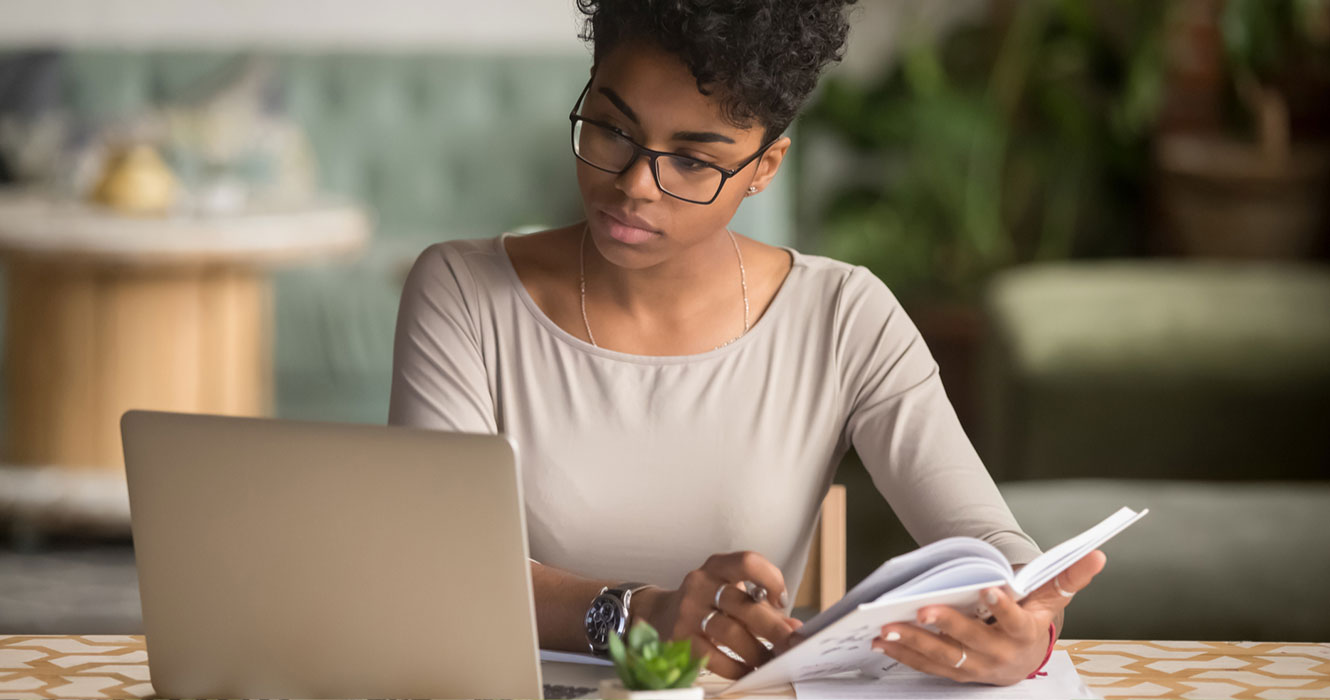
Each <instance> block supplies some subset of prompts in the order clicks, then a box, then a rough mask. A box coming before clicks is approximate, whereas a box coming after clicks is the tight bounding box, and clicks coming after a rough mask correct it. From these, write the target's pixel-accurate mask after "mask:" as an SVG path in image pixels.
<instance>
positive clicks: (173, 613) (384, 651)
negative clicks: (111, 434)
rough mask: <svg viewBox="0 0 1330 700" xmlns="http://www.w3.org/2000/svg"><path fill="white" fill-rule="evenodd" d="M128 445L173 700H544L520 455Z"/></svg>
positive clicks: (191, 420) (271, 429) (137, 436)
mask: <svg viewBox="0 0 1330 700" xmlns="http://www.w3.org/2000/svg"><path fill="white" fill-rule="evenodd" d="M121 433H122V437H123V440H124V447H125V468H126V472H127V476H128V482H129V498H130V515H131V520H132V528H133V536H134V552H135V558H136V560H137V564H138V574H139V589H140V593H141V598H142V603H143V629H144V633H145V635H146V642H147V649H148V663H149V667H150V672H151V677H152V684H153V686H154V688H155V689H156V691H157V693H158V694H159V695H160V696H165V697H235V698H273V697H288V698H297V697H305V698H348V697H371V698H373V697H379V698H386V697H398V698H457V697H465V698H489V697H508V698H513V697H541V696H542V690H543V689H542V683H541V666H540V662H539V651H538V637H537V634H536V618H535V611H534V606H533V602H532V588H531V574H530V567H529V564H528V559H527V556H528V555H527V538H526V524H525V518H524V508H523V505H522V504H523V501H522V487H521V478H520V474H519V471H518V465H517V456H516V450H515V447H514V445H513V444H512V443H511V442H510V441H509V440H508V438H507V437H505V436H502V435H472V434H460V433H444V432H436V431H427V430H416V429H409V428H398V427H386V426H371V425H351V424H332V423H306V422H294V421H279V420H267V419H256V418H230V417H221V416H204V415H189V414H177V413H160V412H151V411H130V412H128V413H126V414H125V415H124V417H123V418H122V420H121ZM589 689H590V688H589V687H585V688H576V689H573V688H557V689H554V692H555V693H559V694H562V696H564V697H570V696H572V695H576V694H578V693H580V692H583V691H586V690H589ZM545 690H548V689H545ZM569 691H572V692H569Z"/></svg>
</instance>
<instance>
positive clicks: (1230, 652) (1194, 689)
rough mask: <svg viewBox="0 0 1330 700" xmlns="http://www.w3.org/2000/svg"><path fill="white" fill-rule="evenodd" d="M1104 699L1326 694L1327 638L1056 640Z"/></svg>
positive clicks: (1289, 699)
mask: <svg viewBox="0 0 1330 700" xmlns="http://www.w3.org/2000/svg"><path fill="white" fill-rule="evenodd" d="M1058 646H1059V647H1060V648H1062V649H1066V650H1067V652H1068V653H1069V654H1070V655H1071V660H1072V663H1074V664H1076V671H1077V672H1078V673H1080V674H1081V678H1083V679H1085V683H1086V685H1088V686H1090V688H1091V689H1092V690H1094V691H1095V692H1096V693H1099V694H1100V695H1101V696H1102V697H1104V698H1105V699H1106V700H1107V699H1111V698H1235V699H1237V698H1244V699H1245V698H1254V699H1258V700H1295V699H1297V700H1301V699H1302V698H1330V644H1282V643H1273V642H1171V641H1154V642H1116V641H1084V642H1081V641H1062V642H1059V643H1058Z"/></svg>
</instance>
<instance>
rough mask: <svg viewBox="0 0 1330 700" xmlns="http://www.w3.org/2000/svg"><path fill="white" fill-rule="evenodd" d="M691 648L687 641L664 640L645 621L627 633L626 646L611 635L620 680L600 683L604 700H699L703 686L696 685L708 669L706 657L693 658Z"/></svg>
mask: <svg viewBox="0 0 1330 700" xmlns="http://www.w3.org/2000/svg"><path fill="white" fill-rule="evenodd" d="M692 647H693V644H692V642H691V641H690V640H687V639H680V640H675V641H672V642H663V641H661V639H660V634H659V633H657V632H656V629H655V628H654V627H652V626H651V625H650V624H649V623H647V622H646V621H642V620H639V621H638V622H637V624H635V625H633V628H632V629H631V630H629V631H628V644H627V645H625V644H624V643H623V641H622V640H620V639H619V638H618V637H617V636H615V635H610V658H611V659H613V660H614V669H615V671H617V672H618V674H619V677H618V678H617V679H606V680H603V681H601V682H600V693H601V697H602V698H606V700H615V699H618V698H663V699H677V700H683V699H685V698H689V699H692V698H696V699H698V700H700V698H702V697H703V689H702V686H699V685H693V682H694V681H696V680H697V675H698V674H699V673H701V672H702V669H703V668H706V665H707V656H706V655H703V656H702V657H700V658H697V659H694V658H692Z"/></svg>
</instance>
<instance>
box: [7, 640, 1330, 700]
mask: <svg viewBox="0 0 1330 700" xmlns="http://www.w3.org/2000/svg"><path fill="white" fill-rule="evenodd" d="M1058 648H1060V649H1065V650H1066V651H1067V652H1068V653H1069V654H1070V655H1071V660H1072V662H1074V663H1075V664H1076V670H1077V671H1078V672H1079V673H1080V674H1081V677H1082V678H1083V679H1085V683H1086V685H1088V686H1090V689H1091V690H1093V691H1094V692H1096V693H1098V694H1099V695H1100V696H1101V697H1103V698H1105V699H1106V700H1113V699H1116V698H1234V699H1239V698H1241V699H1248V698H1250V699H1255V700H1301V699H1303V698H1327V699H1330V644H1282V643H1271V642H1170V641H1154V642H1125V641H1111V640H1107V641H1076V640H1063V641H1060V642H1058ZM773 690H775V691H776V692H764V693H762V695H763V696H764V697H780V696H781V693H780V692H779V691H778V690H777V689H773ZM152 693H153V690H152V684H151V683H150V682H149V679H148V653H147V651H146V650H145V649H144V645H143V637H140V636H105V635H83V636H31V635H28V636H24V635H9V636H4V635H0V698H5V699H9V698H12V699H14V700H26V699H28V698H32V699H34V700H36V699H39V698H149V697H152ZM787 697H793V693H792V692H788V691H787Z"/></svg>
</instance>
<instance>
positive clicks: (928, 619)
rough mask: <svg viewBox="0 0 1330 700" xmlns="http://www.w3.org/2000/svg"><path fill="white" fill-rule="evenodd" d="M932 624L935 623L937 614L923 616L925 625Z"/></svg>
mask: <svg viewBox="0 0 1330 700" xmlns="http://www.w3.org/2000/svg"><path fill="white" fill-rule="evenodd" d="M934 622H937V613H928V614H927V615H924V624H925V625H931V624H933V623H934Z"/></svg>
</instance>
